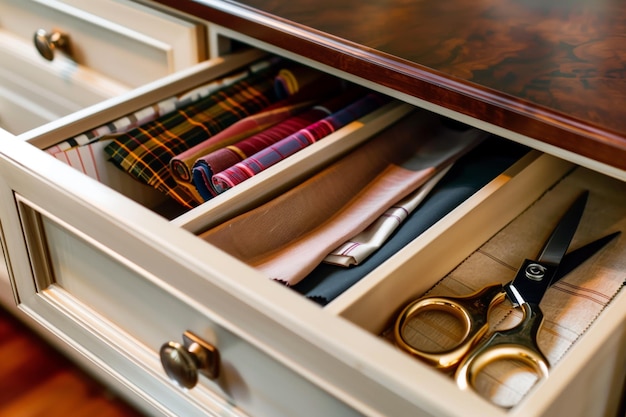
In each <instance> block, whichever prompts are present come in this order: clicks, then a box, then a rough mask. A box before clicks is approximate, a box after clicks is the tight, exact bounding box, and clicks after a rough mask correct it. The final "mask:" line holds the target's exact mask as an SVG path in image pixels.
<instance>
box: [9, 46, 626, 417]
mask: <svg viewBox="0 0 626 417" xmlns="http://www.w3.org/2000/svg"><path fill="white" fill-rule="evenodd" d="M256 56H258V52H255V51H252V52H249V51H246V52H244V53H242V54H235V55H233V56H229V57H223V58H218V59H216V60H213V61H210V62H207V63H206V64H201V65H200V66H198V67H195V68H193V69H190V70H188V71H183V72H180V73H178V74H176V75H174V76H171V77H167V78H165V79H163V80H160V81H158V82H156V83H153V84H150V85H148V86H145V87H142V88H139V89H137V90H135V91H133V92H132V93H130V94H128V95H124V96H122V97H118V98H115V99H112V100H109V101H107V102H105V103H101V104H99V105H97V106H94V107H92V108H90V109H87V110H84V111H81V112H78V113H75V114H73V115H71V116H68V117H66V118H64V119H61V120H59V121H58V122H57V123H55V124H52V125H50V126H47V127H46V129H40V130H39V131H35V132H29V135H28V137H26V136H22V137H21V138H19V139H27V140H28V142H30V143H31V144H34V145H36V147H40V148H45V147H48V146H52V145H54V144H55V143H57V142H59V141H60V140H64V139H66V138H68V137H72V136H75V135H77V134H79V133H82V132H84V131H86V130H89V129H92V128H95V127H96V126H99V125H100V124H102V123H103V122H107V121H111V120H116V119H117V118H119V117H121V116H123V115H125V114H127V113H129V112H132V111H134V110H137V109H139V108H142V107H143V106H145V105H147V104H149V103H153V102H156V101H159V100H161V99H163V98H165V97H168V96H169V95H171V94H174V93H177V92H179V91H183V90H185V89H187V88H191V87H193V86H195V85H197V84H199V83H201V82H204V81H206V80H207V79H209V78H211V77H215V76H218V75H220V74H224V73H227V72H229V71H230V70H232V69H234V68H237V67H239V66H241V65H243V64H245V63H247V62H249V61H250V60H251V59H254V58H255V57H256ZM408 110H410V106H407V105H405V104H402V103H393V104H392V105H390V106H387V107H385V108H383V109H381V110H380V111H379V112H376V113H374V114H372V115H371V116H368V117H367V118H364V119H361V120H360V121H359V122H358V123H355V124H353V125H350V126H348V128H347V129H346V130H344V131H342V132H341V134H338V135H337V136H336V137H335V138H334V140H333V139H332V138H328V139H331V140H329V141H327V142H324V141H320V142H318V145H319V146H316V147H314V148H313V147H311V148H308V149H307V150H306V152H304V153H299V154H296V155H297V156H296V157H295V158H294V159H291V160H290V162H288V163H285V164H283V165H281V166H280V167H279V166H278V165H277V166H276V169H273V170H271V171H267V172H266V173H265V174H264V175H259V176H258V177H256V178H254V179H253V180H251V181H249V182H246V183H244V186H242V187H240V188H238V189H237V190H236V191H234V192H232V193H230V192H229V193H225V194H223V195H221V196H220V197H219V198H215V199H213V200H211V201H210V202H208V203H205V204H203V205H201V206H199V207H197V208H194V209H192V210H190V211H188V212H186V213H184V214H182V215H180V216H177V217H175V218H174V219H172V220H170V219H168V218H165V217H163V216H162V215H159V214H157V213H155V211H159V210H158V209H157V210H154V209H155V208H157V207H159V205H160V202H159V201H158V199H157V201H153V200H151V199H150V198H151V197H150V198H146V197H143V196H136V195H131V197H132V198H128V197H127V196H124V195H123V194H124V193H126V190H125V189H123V188H124V187H125V186H126V185H125V184H121V185H119V187H117V186H116V185H115V184H107V183H100V182H98V181H95V180H94V179H92V178H89V177H87V176H85V175H83V174H81V173H79V172H77V171H76V170H74V169H72V168H70V167H68V166H66V165H65V164H63V163H61V162H59V161H57V160H55V159H54V158H51V157H50V156H49V155H47V154H45V153H43V152H42V151H40V150H39V149H37V148H36V147H34V146H30V145H29V144H27V143H23V141H19V140H17V139H15V140H13V139H11V138H7V140H6V141H4V140H3V141H2V143H1V144H0V146H1V147H0V154H1V155H2V156H1V158H0V177H1V178H2V180H1V181H0V187H1V188H0V193H1V194H2V196H1V197H2V198H1V199H0V201H1V205H0V211H1V213H0V215H1V216H0V218H1V219H2V229H3V238H4V241H5V243H6V250H7V257H8V259H9V267H10V271H11V274H12V278H13V280H14V284H15V287H16V289H17V296H18V298H19V302H20V308H21V309H22V310H24V311H25V312H27V313H28V314H29V315H31V316H32V317H33V318H35V319H36V320H38V321H39V322H40V323H41V324H42V325H43V326H45V327H46V328H48V329H49V330H51V331H52V332H54V333H55V334H57V335H58V336H59V337H60V338H62V339H64V340H65V341H67V342H68V344H69V345H70V346H72V347H73V348H75V349H76V350H77V351H78V352H80V353H81V354H83V355H85V356H86V357H87V358H88V360H89V361H91V362H92V363H93V364H94V365H95V366H97V367H100V368H102V369H105V370H106V372H107V373H109V374H110V375H113V377H114V378H115V379H117V381H118V382H119V384H120V385H119V387H122V388H124V389H126V390H127V393H128V392H130V394H129V395H130V396H131V397H132V398H133V399H134V400H135V401H136V402H138V403H139V404H140V405H141V406H142V407H143V408H144V409H146V410H149V411H150V412H151V413H153V414H161V415H185V416H193V415H206V414H207V413H211V414H214V415H241V414H250V415H259V416H263V415H267V416H277V415H312V416H313V415H315V416H319V415H359V414H363V415H372V416H383V415H384V416H391V415H424V416H459V417H460V416H465V415H467V414H468V410H471V414H475V415H481V416H487V415H493V416H507V415H512V416H514V415H519V416H522V415H523V416H550V415H554V413H555V412H556V410H558V412H559V413H561V412H568V413H571V414H572V415H579V416H587V415H595V414H606V415H610V414H611V413H612V412H615V410H616V407H617V402H618V397H619V395H620V394H621V384H622V382H623V380H624V375H625V374H626V351H625V350H626V348H625V346H626V343H624V342H625V340H626V331H625V323H626V304H625V303H624V301H625V300H624V299H625V298H626V295H625V294H624V291H620V292H618V291H617V289H616V291H615V294H613V300H612V301H611V302H610V303H608V306H606V308H604V309H603V310H602V312H601V313H599V314H598V316H597V318H595V320H593V322H592V323H591V324H590V326H589V328H588V329H586V331H585V332H584V334H583V335H582V336H581V337H580V338H578V340H576V341H575V343H574V344H572V346H571V347H570V348H569V349H568V351H567V352H566V353H565V354H564V355H563V357H562V358H561V359H560V360H559V361H558V363H556V364H555V366H554V369H553V372H552V374H551V376H550V377H549V379H548V380H547V381H546V382H545V383H542V384H540V385H538V386H537V387H535V388H534V389H533V390H532V391H531V392H530V393H528V394H526V395H524V396H523V398H522V399H521V400H520V401H519V404H517V405H516V406H515V407H513V408H512V409H510V410H506V409H503V408H500V407H497V406H494V405H492V404H491V403H490V402H488V401H485V400H484V399H483V398H481V397H480V396H478V395H477V394H475V393H474V392H465V391H460V390H458V389H457V387H456V386H455V384H454V383H453V381H452V380H451V379H449V378H448V377H447V376H446V375H443V374H441V373H439V372H437V371H435V370H434V369H431V368H429V367H428V366H426V365H424V364H422V363H420V362H418V361H416V360H414V359H413V358H410V357H408V356H407V355H405V354H404V353H402V352H400V351H398V349H397V348H395V347H394V346H393V345H391V344H390V343H389V342H388V341H387V340H386V338H385V334H384V333H385V329H386V328H387V326H388V325H389V323H390V321H392V320H393V317H394V314H395V313H396V312H397V311H398V309H399V308H401V307H402V305H403V304H404V303H406V302H407V301H408V300H410V299H411V298H413V297H416V296H419V295H420V294H423V293H424V292H426V291H427V290H428V289H429V288H431V287H433V286H434V285H435V284H436V283H437V282H438V281H439V280H440V279H441V278H443V277H444V276H446V275H447V274H448V273H450V272H451V271H453V270H455V268H456V267H457V265H459V264H462V263H463V260H464V259H466V258H468V257H469V256H470V255H471V254H472V253H474V252H475V251H476V250H477V249H478V248H480V247H481V246H483V245H484V244H485V243H486V242H488V241H489V240H490V239H491V238H492V237H493V236H494V235H496V234H497V233H498V232H499V231H500V230H501V229H502V228H504V227H505V226H506V225H507V224H509V223H510V222H511V221H513V220H514V219H517V218H520V215H522V213H524V212H525V211H526V209H527V208H528V207H531V206H532V207H535V206H534V205H533V204H534V203H535V202H536V201H538V200H539V201H541V199H543V196H544V194H545V195H548V194H549V193H550V192H551V191H548V190H551V189H552V188H553V187H554V189H557V188H558V187H559V186H560V185H561V184H563V183H566V182H567V181H573V182H574V185H573V187H574V188H576V187H584V188H591V190H590V191H591V193H592V197H591V198H592V200H593V201H596V202H599V203H594V207H595V210H597V211H598V212H602V210H601V209H602V204H607V207H608V205H610V207H611V210H616V211H611V212H612V213H613V214H611V215H610V216H606V217H604V218H602V216H598V217H599V218H600V219H601V220H602V222H605V223H602V224H603V225H605V226H606V227H609V226H610V227H623V226H624V224H623V219H624V217H625V216H624V213H623V211H620V210H623V208H624V207H626V205H624V204H623V203H624V202H623V198H624V197H623V196H624V195H626V193H625V192H624V191H626V189H625V187H626V186H625V185H624V183H621V182H619V181H616V180H614V179H609V178H606V177H603V176H601V175H599V174H596V173H593V172H590V171H583V170H581V169H579V170H578V171H576V172H575V174H570V171H571V170H572V168H573V166H572V164H570V163H568V162H565V161H563V160H560V159H558V158H555V157H552V156H548V155H542V154H540V153H538V152H531V153H529V154H528V155H526V156H524V157H523V158H522V159H521V160H519V161H518V162H517V163H516V164H514V165H513V166H512V167H510V168H509V169H507V170H506V171H505V172H503V173H502V174H501V175H498V176H497V177H496V178H495V179H494V180H493V181H490V182H489V183H488V184H487V185H486V186H484V187H483V188H482V189H481V190H480V191H478V192H477V193H474V194H473V195H472V196H471V197H470V198H469V199H467V200H466V201H465V202H463V203H462V204H460V205H459V206H458V207H457V208H455V209H454V210H453V211H452V212H450V213H449V214H448V215H446V216H444V217H443V218H442V219H441V220H440V221H439V222H437V223H436V224H435V225H434V226H432V227H431V228H429V229H428V230H427V231H426V232H424V233H423V234H422V235H421V236H420V237H419V238H417V239H415V240H414V241H413V242H411V243H410V244H409V245H407V246H406V247H405V248H403V249H402V250H401V251H399V252H398V253H396V254H395V255H394V256H392V257H391V258H389V260H388V261H386V262H384V263H383V264H381V265H380V266H379V267H378V268H376V269H375V270H374V271H372V272H371V273H370V274H368V275H367V276H366V277H364V278H363V279H362V280H361V281H359V282H358V283H357V284H355V285H354V286H353V287H352V288H350V289H349V290H347V291H346V292H345V293H343V294H342V295H341V296H340V297H338V298H336V299H335V300H334V301H332V302H331V303H329V304H328V305H327V306H326V307H324V308H321V307H320V306H319V305H317V304H315V303H313V302H311V301H310V300H308V299H306V298H305V297H302V296H301V295H299V294H296V293H294V291H292V290H291V289H289V288H285V287H284V286H282V285H279V284H277V283H275V282H272V281H270V280H268V279H267V278H266V277H265V276H264V275H263V274H261V273H259V271H257V270H255V269H254V268H251V267H249V266H248V265H245V264H244V263H242V262H240V261H238V260H237V259H235V258H234V257H232V256H229V255H227V254H226V253H224V252H223V251H221V250H219V249H217V248H216V247H213V246H211V245H209V244H207V243H206V242H204V241H202V239H200V238H199V237H198V236H196V233H200V232H202V231H203V230H204V229H206V228H209V227H211V226H212V225H213V224H214V223H219V222H221V221H223V220H225V219H227V218H229V217H232V216H234V215H236V214H238V213H240V212H242V211H245V210H248V209H249V208H251V207H252V206H255V205H258V204H260V203H261V202H263V201H264V200H267V199H268V198H270V197H271V196H273V195H275V194H278V193H280V192H282V191H283V190H285V189H287V188H288V187H290V186H291V185H293V183H295V182H299V181H301V179H302V176H303V175H304V176H307V175H310V173H312V172H314V171H316V170H318V169H320V168H321V167H323V166H325V165H327V164H328V163H330V162H331V161H332V160H334V159H335V158H336V157H339V156H340V155H343V154H345V153H346V152H348V151H349V150H350V149H351V148H352V147H353V146H355V145H357V144H358V143H360V142H362V141H365V140H367V139H368V138H369V137H370V136H374V135H376V134H377V132H378V131H381V130H383V129H384V128H385V127H386V126H388V125H389V124H391V123H393V122H394V121H395V120H398V119H399V118H401V117H402V115H403V114H405V113H406V111H408ZM337 133H339V132H337ZM344 146H345V147H344ZM563 178H565V179H564V180H562V179H563ZM572 179H573V180H572ZM561 180H562V181H561ZM560 181H561V182H560ZM122 182H123V183H124V181H123V180H122ZM555 184H558V185H556V186H555ZM112 187H113V188H116V187H117V188H119V190H120V191H122V193H119V192H118V191H115V190H114V189H112ZM546 192H548V193H546ZM126 194H129V195H130V194H131V193H126ZM557 199H558V198H557ZM615 213H617V214H615ZM606 222H608V223H606ZM611 222H614V223H611ZM590 224H591V223H590ZM593 224H594V226H593V227H590V228H589V229H588V230H586V231H587V232H588V233H589V234H590V235H595V232H596V231H597V230H595V227H599V226H597V224H595V223H593ZM597 232H604V230H601V231H597ZM624 250H625V245H624V238H623V237H621V238H620V239H619V240H618V241H617V242H615V243H613V245H612V246H611V251H610V252H608V251H607V253H610V256H608V255H607V257H606V258H605V257H603V258H602V259H604V260H605V261H606V262H607V263H606V268H609V269H613V268H615V266H616V265H618V266H619V268H620V269H619V270H618V271H617V274H618V275H619V274H623V271H624V269H623V268H624V265H623V264H620V263H619V262H617V261H615V260H616V259H619V258H622V259H624V256H623V255H624ZM607 259H608V260H607ZM609 260H610V262H609ZM602 265H604V264H602ZM416 273H419V275H420V279H414V276H415V275H416ZM504 279H506V278H504ZM187 330H189V331H191V332H193V333H194V334H196V335H198V336H200V337H201V338H202V339H203V340H205V341H206V342H207V344H209V345H211V346H212V348H215V349H217V351H219V356H220V359H219V360H217V361H214V362H213V365H215V364H216V363H217V364H218V366H219V368H220V373H219V376H217V377H216V378H215V379H209V378H205V377H204V376H201V377H200V379H199V382H198V385H196V386H194V387H193V388H190V389H180V388H179V387H178V386H177V385H176V384H175V383H173V382H172V381H170V379H169V378H168V377H167V375H166V373H165V372H164V371H163V369H162V367H161V364H160V361H159V351H160V350H161V347H162V346H163V345H164V344H167V343H168V341H174V342H180V341H181V335H182V334H183V332H185V331H187ZM590 378H593V379H594V390H593V391H591V390H589V389H588V384H586V381H588V380H589V379H590ZM451 398H454V401H451V400H450V399H451ZM590 407H591V408H590ZM565 410H566V411H565Z"/></svg>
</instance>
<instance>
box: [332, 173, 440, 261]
mask: <svg viewBox="0 0 626 417" xmlns="http://www.w3.org/2000/svg"><path fill="white" fill-rule="evenodd" d="M451 167H452V165H448V166H447V167H444V168H443V169H442V170H440V171H439V172H437V174H435V175H434V176H433V177H432V178H430V179H429V180H428V181H427V182H426V183H425V184H424V185H422V186H421V187H420V188H418V189H417V190H415V191H414V192H412V193H411V194H410V195H408V196H407V197H405V198H403V199H402V200H401V201H398V202H397V203H396V204H394V205H393V206H392V207H390V208H388V209H387V210H386V211H385V212H384V213H383V214H382V215H381V216H380V217H379V218H377V219H376V220H375V221H374V223H372V224H370V225H369V226H367V228H366V229H365V230H363V231H362V232H360V233H359V234H357V235H356V236H353V237H351V238H350V240H348V241H347V242H345V243H343V244H342V245H341V246H339V247H338V248H336V249H335V250H334V251H332V252H331V253H329V254H328V255H326V257H325V258H324V260H323V262H324V263H327V264H332V265H337V266H344V267H350V266H353V265H358V264H360V263H361V262H363V261H364V260H366V259H367V258H368V257H369V256H370V255H371V254H372V253H374V252H376V250H377V249H379V248H380V247H381V246H382V245H384V244H385V242H386V241H387V239H389V237H390V236H391V235H392V234H393V232H394V231H395V230H396V229H397V228H398V227H399V226H400V225H401V224H402V222H403V221H404V219H406V218H407V217H408V216H409V214H411V213H412V212H413V210H415V209H416V208H417V207H418V206H419V205H420V204H421V203H422V201H424V199H425V198H426V197H428V194H430V192H431V191H432V189H433V188H434V187H435V185H437V183H438V182H439V181H440V180H441V179H442V178H443V177H444V176H445V175H446V173H447V172H448V171H449V170H450V168H451Z"/></svg>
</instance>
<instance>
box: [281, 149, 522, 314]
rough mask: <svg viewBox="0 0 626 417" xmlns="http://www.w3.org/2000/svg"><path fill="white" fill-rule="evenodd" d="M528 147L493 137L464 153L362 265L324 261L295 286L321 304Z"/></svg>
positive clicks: (358, 278) (375, 265) (507, 164)
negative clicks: (338, 264) (347, 266)
mask: <svg viewBox="0 0 626 417" xmlns="http://www.w3.org/2000/svg"><path fill="white" fill-rule="evenodd" d="M526 152H528V148H526V147H524V146H522V145H519V144H516V143H513V142H509V141H506V140H504V139H501V138H496V137H490V138H488V139H487V140H485V142H483V143H482V144H481V145H480V146H478V147H477V148H476V149H474V150H473V151H471V152H470V153H468V154H467V155H465V156H464V157H462V158H461V159H460V160H459V161H457V163H456V164H455V165H454V166H453V167H452V169H451V170H450V172H448V174H447V175H446V176H445V177H444V178H443V179H442V180H441V182H440V183H439V184H438V185H437V186H436V187H435V188H434V189H433V191H432V192H431V194H430V195H429V196H428V197H427V198H426V200H425V201H424V202H423V203H422V205H421V206H419V207H418V208H417V209H416V210H415V211H413V213H411V215H410V216H409V217H407V219H406V220H405V221H404V222H403V224H402V225H401V226H400V227H399V228H398V229H397V230H396V232H395V233H394V234H393V235H392V236H391V237H390V238H389V240H388V241H387V242H386V243H385V244H384V245H383V247H381V248H380V249H379V250H378V251H377V252H375V253H374V254H372V255H371V256H370V257H369V258H368V259H366V260H365V261H364V262H363V263H361V264H360V265H358V266H354V267H350V268H344V267H339V266H334V265H328V264H320V265H319V266H318V267H317V268H316V269H315V270H314V271H313V272H312V273H311V274H309V275H308V276H307V277H306V278H304V279H303V280H302V281H300V282H299V283H298V284H297V285H294V286H293V287H291V288H292V289H293V290H295V291H297V292H299V293H300V294H303V295H305V296H306V297H308V298H310V299H311V300H313V301H315V302H317V303H318V304H320V305H326V304H328V303H329V302H331V301H332V300H333V299H335V298H336V297H337V296H339V295H340V294H341V293H343V292H344V291H346V290H347V289H348V288H350V286H351V285H353V284H354V283H356V282H358V281H359V280H360V279H361V278H363V277H364V276H365V275H367V274H368V273H370V272H371V271H372V270H374V269H375V268H376V267H377V266H379V265H380V264H382V263H383V262H384V261H385V260H386V259H388V258H389V257H391V256H392V255H393V254H395V253H396V252H397V251H398V250H400V249H401V248H402V247H404V246H406V245H407V244H408V243H409V242H411V241H412V240H413V239H415V238H416V237H417V236H419V235H420V234H421V233H423V232H424V231H425V230H426V229H428V228H429V227H430V226H432V225H433V224H435V223H436V222H437V221H438V220H440V219H441V218H442V217H444V216H445V215H446V214H447V213H449V212H450V211H452V210H453V209H454V208H455V207H457V206H458V205H459V204H461V203H462V202H463V201H465V200H466V199H468V198H469V197H470V196H471V195H472V194H474V193H475V192H476V191H478V190H479V189H480V188H482V187H483V186H484V185H486V184H487V183H488V182H489V181H491V180H492V179H494V178H495V177H496V176H498V175H499V174H501V173H502V172H503V171H504V170H506V169H507V168H508V167H509V166H511V165H512V164H513V163H514V162H515V161H517V160H518V159H519V158H520V157H522V156H523V155H524V154H525V153H526Z"/></svg>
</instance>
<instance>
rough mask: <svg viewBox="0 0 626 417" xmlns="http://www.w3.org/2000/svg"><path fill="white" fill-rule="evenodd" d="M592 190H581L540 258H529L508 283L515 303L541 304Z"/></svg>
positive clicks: (508, 291)
mask: <svg viewBox="0 0 626 417" xmlns="http://www.w3.org/2000/svg"><path fill="white" fill-rule="evenodd" d="M588 196H589V191H585V192H583V193H581V194H580V196H578V197H577V198H576V200H574V202H573V203H572V204H571V205H570V206H569V208H568V209H567V211H566V212H565V213H564V214H563V216H562V217H561V220H559V222H558V223H557V225H556V226H555V227H554V230H553V231H552V234H551V235H550V237H549V238H548V239H547V240H546V243H545V245H544V247H543V250H542V251H541V254H540V255H539V257H538V258H537V260H536V261H532V260H530V259H526V260H525V261H524V263H523V264H522V266H521V268H520V269H519V270H518V271H517V274H516V275H515V278H514V279H513V281H512V282H511V283H510V284H508V285H507V286H505V290H506V293H507V295H508V298H509V300H511V303H513V305H514V306H518V305H521V304H524V303H530V304H537V305H538V304H539V302H541V299H542V298H543V296H544V294H545V293H546V291H547V290H548V288H549V287H550V285H551V284H552V282H553V281H554V280H555V279H556V278H555V277H556V274H557V272H558V267H559V264H560V263H561V261H562V259H563V257H564V256H565V252H567V248H568V247H569V245H570V243H571V241H572V238H573V237H574V234H575V233H576V229H577V228H578V224H579V223H580V219H581V218H582V216H583V212H584V211H585V205H586V204H587V197H588Z"/></svg>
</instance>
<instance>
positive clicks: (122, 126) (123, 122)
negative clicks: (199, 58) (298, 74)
mask: <svg viewBox="0 0 626 417" xmlns="http://www.w3.org/2000/svg"><path fill="white" fill-rule="evenodd" d="M278 62H280V58H278V57H271V58H268V59H263V60H261V61H257V62H255V63H254V64H252V65H250V66H249V67H248V68H246V69H244V70H240V71H236V72H234V73H232V74H231V75H229V76H227V77H224V78H220V79H217V80H214V81H211V82H209V83H207V84H203V85H201V86H199V87H196V88H194V89H192V90H189V91H186V92H184V93H183V94H181V95H178V96H173V97H168V98H166V99H164V100H161V101H159V102H158V103H154V104H152V105H150V106H147V107H144V108H143V109H140V110H137V111H136V112H134V113H131V114H128V115H126V116H124V117H121V118H119V119H117V120H114V121H112V122H109V123H107V124H105V125H102V126H98V127H97V128H95V129H93V130H90V131H87V132H84V133H81V134H80V135H78V136H75V137H73V138H70V139H67V140H65V141H63V142H60V143H58V144H56V145H54V146H51V147H50V148H48V149H46V152H48V153H50V154H51V155H55V154H57V153H59V152H65V151H68V150H70V149H73V148H76V147H79V146H86V145H89V144H90V143H93V142H95V141H97V140H100V139H101V138H103V137H106V136H108V135H114V134H117V133H125V132H128V131H129V130H131V129H134V128H136V127H137V126H141V125H143V124H145V123H148V122H151V121H152V120H154V119H156V118H157V117H159V116H163V115H165V114H168V113H171V112H173V111H176V110H178V109H180V108H183V107H185V106H188V105H189V104H191V103H193V102H195V101H197V100H199V99H201V98H203V97H207V96H208V95H210V94H213V93H214V92H216V91H218V90H220V89H222V88H224V87H227V86H229V85H231V84H234V83H235V82H237V81H239V80H242V79H244V78H246V77H247V76H249V75H250V74H254V73H256V72H259V71H263V70H266V69H267V68H269V67H270V66H272V65H275V64H277V63H278Z"/></svg>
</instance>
